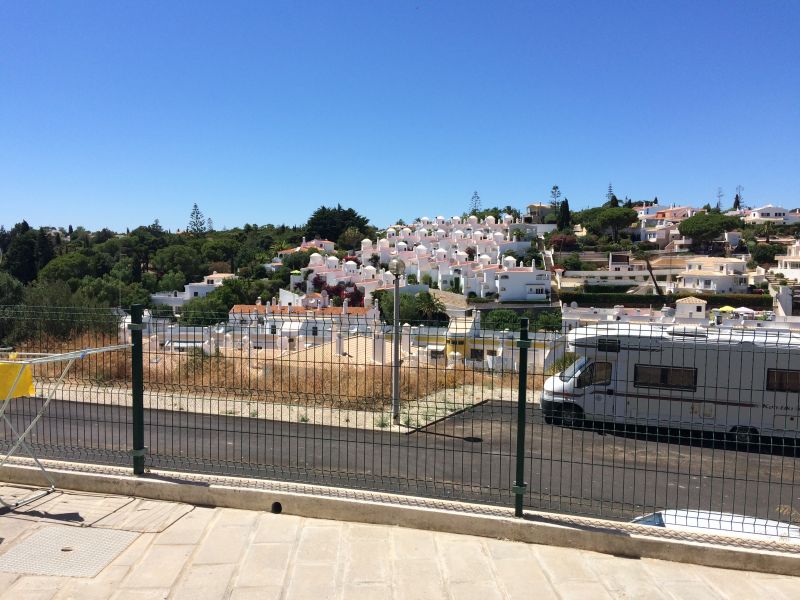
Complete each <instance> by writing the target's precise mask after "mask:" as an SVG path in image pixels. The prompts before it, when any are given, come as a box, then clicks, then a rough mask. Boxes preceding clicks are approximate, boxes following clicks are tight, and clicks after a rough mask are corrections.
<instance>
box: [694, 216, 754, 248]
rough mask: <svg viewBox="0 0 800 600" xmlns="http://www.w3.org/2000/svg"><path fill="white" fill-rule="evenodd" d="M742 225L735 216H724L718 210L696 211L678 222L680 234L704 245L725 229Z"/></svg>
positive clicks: (729, 229) (730, 229)
mask: <svg viewBox="0 0 800 600" xmlns="http://www.w3.org/2000/svg"><path fill="white" fill-rule="evenodd" d="M741 226H742V221H741V220H740V219H738V218H737V217H726V216H725V215H723V214H721V213H718V212H705V213H698V214H696V215H694V216H693V217H689V218H688V219H686V220H685V221H682V222H681V223H679V224H678V231H680V232H681V235H683V236H686V237H689V238H692V242H694V243H695V244H697V245H700V246H705V245H707V244H709V243H711V241H712V240H714V239H715V238H717V237H719V236H720V235H722V234H723V233H724V232H726V231H733V230H734V229H738V228H740V227H741Z"/></svg>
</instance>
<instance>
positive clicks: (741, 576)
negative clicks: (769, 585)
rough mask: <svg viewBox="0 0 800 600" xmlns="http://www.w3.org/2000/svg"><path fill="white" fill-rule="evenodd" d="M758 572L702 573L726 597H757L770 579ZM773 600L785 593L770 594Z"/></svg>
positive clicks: (710, 584)
mask: <svg viewBox="0 0 800 600" xmlns="http://www.w3.org/2000/svg"><path fill="white" fill-rule="evenodd" d="M758 575H759V574H757V573H747V572H741V571H732V570H730V569H710V568H709V569H707V570H703V571H702V572H701V573H700V578H701V580H702V581H704V582H705V583H707V584H708V585H709V586H710V587H711V588H712V589H713V590H714V591H716V592H718V593H719V594H721V595H722V596H723V597H725V598H757V597H759V596H761V595H766V594H765V593H764V583H765V582H767V581H769V580H768V579H763V578H761V577H759V576H758ZM793 583H794V585H795V595H796V596H800V588H799V587H797V586H798V585H800V584H798V582H797V581H794V582H793ZM770 597H771V598H772V599H773V600H780V599H781V598H782V597H783V594H776V595H770Z"/></svg>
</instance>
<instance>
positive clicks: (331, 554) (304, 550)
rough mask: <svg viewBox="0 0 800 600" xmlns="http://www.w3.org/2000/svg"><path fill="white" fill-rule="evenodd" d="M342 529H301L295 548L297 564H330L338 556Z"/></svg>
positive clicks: (307, 527)
mask: <svg viewBox="0 0 800 600" xmlns="http://www.w3.org/2000/svg"><path fill="white" fill-rule="evenodd" d="M341 532H342V528H341V526H340V527H316V526H315V527H309V526H306V527H303V530H302V532H301V534H300V541H299V543H298V546H297V556H296V560H297V561H298V562H330V561H335V560H337V558H338V555H339V546H340V541H341Z"/></svg>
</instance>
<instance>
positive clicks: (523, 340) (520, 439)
mask: <svg viewBox="0 0 800 600" xmlns="http://www.w3.org/2000/svg"><path fill="white" fill-rule="evenodd" d="M517 346H518V347H519V386H518V390H517V452H516V457H515V460H516V466H517V473H516V480H515V481H514V487H513V488H512V490H513V491H514V516H515V517H521V516H522V501H523V496H524V495H525V489H526V488H527V487H528V485H527V484H526V483H525V425H526V414H525V411H526V409H527V406H526V405H527V398H526V391H527V386H528V381H527V379H528V348H530V346H531V342H530V340H529V339H528V319H521V320H520V327H519V341H518V342H517Z"/></svg>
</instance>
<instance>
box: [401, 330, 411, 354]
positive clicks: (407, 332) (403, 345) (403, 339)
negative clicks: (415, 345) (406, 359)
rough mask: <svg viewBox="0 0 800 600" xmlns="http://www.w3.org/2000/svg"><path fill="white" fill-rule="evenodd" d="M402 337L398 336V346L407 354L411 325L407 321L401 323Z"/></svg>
mask: <svg viewBox="0 0 800 600" xmlns="http://www.w3.org/2000/svg"><path fill="white" fill-rule="evenodd" d="M401 335H402V337H401V338H400V347H401V348H402V350H403V352H404V353H405V354H406V356H408V355H409V354H411V325H409V324H408V323H404V324H403V333H402V334H401Z"/></svg>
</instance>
